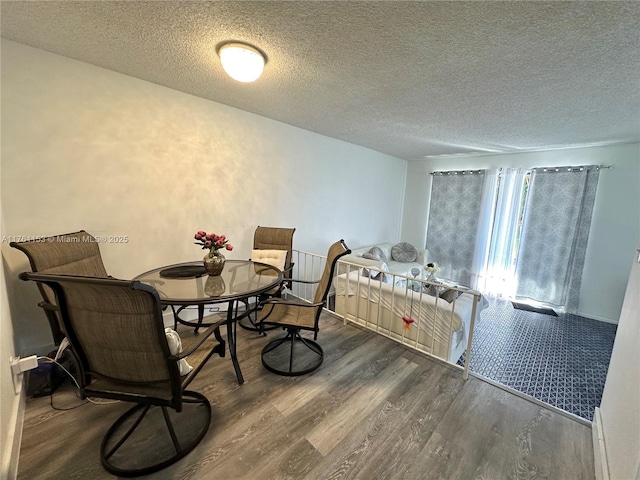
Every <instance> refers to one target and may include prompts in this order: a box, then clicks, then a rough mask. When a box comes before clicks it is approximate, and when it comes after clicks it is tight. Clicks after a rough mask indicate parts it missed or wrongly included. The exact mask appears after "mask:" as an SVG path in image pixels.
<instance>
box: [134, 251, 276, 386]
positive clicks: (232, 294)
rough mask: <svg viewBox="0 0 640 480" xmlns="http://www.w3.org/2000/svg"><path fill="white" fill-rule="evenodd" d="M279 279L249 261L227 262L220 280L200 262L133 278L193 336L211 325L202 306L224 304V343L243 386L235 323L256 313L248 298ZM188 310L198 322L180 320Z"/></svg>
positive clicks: (272, 270)
mask: <svg viewBox="0 0 640 480" xmlns="http://www.w3.org/2000/svg"><path fill="white" fill-rule="evenodd" d="M282 279H283V274H282V272H281V271H280V270H278V269H277V268H275V267H272V266H271V265H267V264H264V263H257V262H252V261H249V260H227V261H226V263H225V266H224V269H223V270H222V274H221V275H219V276H209V275H207V274H206V272H205V271H204V266H203V264H202V261H199V262H186V263H179V264H175V265H167V266H164V267H159V268H155V269H153V270H149V271H148V272H145V273H142V274H140V275H138V276H137V277H135V278H134V280H137V281H139V282H141V283H145V284H147V285H150V286H152V287H153V288H155V289H156V291H157V292H158V295H159V297H160V302H161V303H162V305H166V306H170V307H171V308H172V310H173V317H174V322H175V326H177V324H178V323H180V324H183V325H187V326H190V327H194V328H195V332H196V333H197V331H198V329H199V328H200V327H208V326H209V325H210V324H208V323H206V322H203V320H204V309H205V305H210V304H225V303H226V307H227V312H226V316H227V321H226V322H225V325H226V330H227V342H228V344H229V353H230V355H231V361H232V362H233V368H234V370H235V373H236V377H237V378H238V383H240V384H242V383H244V377H243V376H242V371H241V370H240V364H239V362H238V358H237V355H236V325H237V322H238V321H239V320H241V319H243V318H246V317H247V316H249V315H251V314H252V313H253V312H255V307H254V308H252V307H251V306H250V302H249V300H250V299H251V298H253V297H258V296H259V295H260V294H261V293H263V292H266V291H269V290H271V289H272V288H274V287H276V286H277V285H279V284H280V283H282ZM239 302H241V303H243V304H244V309H243V310H239V309H238V303H239ZM187 306H197V308H198V321H197V322H192V321H187V320H184V319H183V318H181V317H180V313H181V312H183V311H184V309H185V308H186V307H187ZM214 334H215V337H216V339H217V340H218V341H219V342H220V343H221V344H223V345H224V343H225V342H224V340H223V339H222V336H221V334H220V330H219V329H216V331H215V332H214Z"/></svg>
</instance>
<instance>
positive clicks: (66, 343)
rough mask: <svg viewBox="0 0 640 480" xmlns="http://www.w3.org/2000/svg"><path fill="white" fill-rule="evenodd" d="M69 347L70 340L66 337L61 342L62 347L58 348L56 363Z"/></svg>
mask: <svg viewBox="0 0 640 480" xmlns="http://www.w3.org/2000/svg"><path fill="white" fill-rule="evenodd" d="M68 346H69V339H68V338H67V337H64V338H63V339H62V341H61V342H60V346H58V351H57V352H56V356H55V357H54V360H55V361H57V360H58V359H59V358H60V355H62V352H64V350H65V348H67V347H68ZM58 365H59V364H58Z"/></svg>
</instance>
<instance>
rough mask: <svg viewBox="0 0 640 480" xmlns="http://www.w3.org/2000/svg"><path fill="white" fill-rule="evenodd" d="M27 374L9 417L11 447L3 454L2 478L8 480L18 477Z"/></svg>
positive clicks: (8, 443) (9, 441) (9, 443)
mask: <svg viewBox="0 0 640 480" xmlns="http://www.w3.org/2000/svg"><path fill="white" fill-rule="evenodd" d="M25 378H26V375H23V378H22V386H21V388H20V393H19V394H18V395H17V396H18V400H17V402H16V405H15V406H14V408H13V412H12V414H11V416H10V418H9V419H8V421H9V424H10V425H12V426H13V429H12V428H11V427H9V435H8V437H7V439H6V440H7V443H6V445H10V447H9V449H8V450H7V451H5V452H4V455H2V463H3V465H2V472H1V473H2V478H3V479H4V478H6V479H7V480H15V479H16V478H17V477H18V461H19V460H20V445H21V444H22V428H23V426H24V412H25V409H26V405H27V394H26V391H27V388H26V387H27V386H26V380H25Z"/></svg>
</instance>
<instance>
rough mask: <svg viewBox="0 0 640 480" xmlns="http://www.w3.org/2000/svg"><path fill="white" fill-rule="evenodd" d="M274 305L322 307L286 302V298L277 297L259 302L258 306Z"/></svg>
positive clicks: (297, 301) (319, 304)
mask: <svg viewBox="0 0 640 480" xmlns="http://www.w3.org/2000/svg"><path fill="white" fill-rule="evenodd" d="M275 304H280V305H292V306H294V307H321V306H323V305H324V303H309V302H304V301H302V300H288V299H286V298H279V297H271V298H268V299H266V300H263V301H262V302H260V305H262V306H265V305H275Z"/></svg>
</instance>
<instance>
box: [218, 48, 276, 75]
mask: <svg viewBox="0 0 640 480" xmlns="http://www.w3.org/2000/svg"><path fill="white" fill-rule="evenodd" d="M218 55H219V56H220V62H221V63H222V68H224V71H225V72H227V75H229V76H230V77H231V78H233V79H234V80H237V81H239V82H253V81H255V80H257V79H258V78H260V75H262V71H263V70H264V64H265V61H266V60H265V57H264V55H263V54H262V52H260V50H258V49H257V48H255V47H252V46H250V45H246V44H244V43H238V42H229V43H225V44H224V45H222V46H221V47H220V48H219V49H218Z"/></svg>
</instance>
